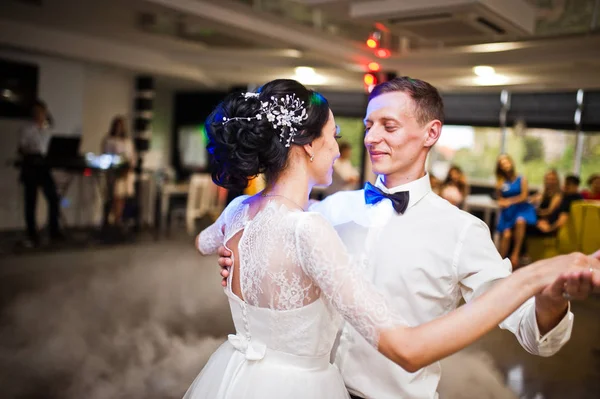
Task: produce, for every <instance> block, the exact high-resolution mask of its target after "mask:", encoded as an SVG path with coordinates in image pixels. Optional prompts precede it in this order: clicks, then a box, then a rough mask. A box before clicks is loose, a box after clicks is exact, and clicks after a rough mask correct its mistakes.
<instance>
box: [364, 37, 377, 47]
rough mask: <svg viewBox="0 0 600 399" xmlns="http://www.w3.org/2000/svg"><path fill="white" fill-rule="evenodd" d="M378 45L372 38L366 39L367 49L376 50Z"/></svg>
mask: <svg viewBox="0 0 600 399" xmlns="http://www.w3.org/2000/svg"><path fill="white" fill-rule="evenodd" d="M378 45H379V43H378V42H377V40H375V39H373V38H369V39H367V47H369V48H377V46H378Z"/></svg>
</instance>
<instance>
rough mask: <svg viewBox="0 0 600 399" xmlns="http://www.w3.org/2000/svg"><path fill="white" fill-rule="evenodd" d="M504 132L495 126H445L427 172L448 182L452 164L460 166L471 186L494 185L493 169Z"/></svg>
mask: <svg viewBox="0 0 600 399" xmlns="http://www.w3.org/2000/svg"><path fill="white" fill-rule="evenodd" d="M501 137H502V133H501V130H500V129H499V128H496V127H473V126H456V125H444V127H443V128H442V134H441V136H440V138H439V140H438V142H437V143H436V145H435V146H434V147H433V148H432V150H431V152H430V153H429V160H428V170H429V172H430V173H431V174H433V175H434V176H435V177H437V178H438V179H441V180H443V179H445V178H446V174H447V173H448V169H449V168H450V166H451V165H457V166H459V167H460V168H461V169H462V170H463V172H464V173H465V174H466V176H467V177H468V178H469V183H470V184H472V183H479V184H484V185H487V184H494V168H495V166H496V158H497V157H498V154H499V153H500V144H501Z"/></svg>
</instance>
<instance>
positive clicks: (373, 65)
mask: <svg viewBox="0 0 600 399" xmlns="http://www.w3.org/2000/svg"><path fill="white" fill-rule="evenodd" d="M367 68H369V71H371V72H377V71H379V70H380V69H381V67H380V66H379V64H378V63H376V62H369V65H367Z"/></svg>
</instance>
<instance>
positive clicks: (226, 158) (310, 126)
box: [206, 79, 329, 190]
mask: <svg viewBox="0 0 600 399" xmlns="http://www.w3.org/2000/svg"><path fill="white" fill-rule="evenodd" d="M286 95H287V96H291V95H295V97H296V98H298V99H300V100H301V101H303V102H304V108H306V114H307V118H306V119H304V120H303V121H302V122H300V123H299V124H294V127H295V128H296V129H297V132H296V133H295V134H294V137H293V140H292V141H291V145H294V144H295V145H304V144H309V143H311V142H312V141H313V140H315V139H316V138H318V137H319V136H320V135H321V131H322V129H323V126H325V124H326V123H327V120H328V119H329V103H328V102H327V100H326V99H325V97H323V96H322V95H320V94H319V93H317V92H315V91H313V90H310V89H307V88H306V87H304V86H303V85H302V84H300V83H299V82H297V81H295V80H291V79H276V80H273V81H271V82H269V83H267V84H265V85H264V86H262V87H261V88H260V89H259V90H258V96H256V97H253V96H245V95H244V94H243V93H233V94H230V95H229V96H227V98H225V100H224V101H223V102H222V103H221V104H219V105H218V106H217V107H216V108H215V110H214V111H213V112H212V113H211V114H210V116H209V117H208V119H207V121H206V131H207V134H208V145H207V147H206V148H207V149H208V152H209V158H210V163H211V169H212V179H213V181H214V182H215V183H216V184H218V185H219V186H221V187H225V188H227V189H233V190H242V189H244V188H246V187H247V186H248V180H249V179H251V178H253V177H255V176H256V175H258V174H260V173H264V175H265V178H266V180H267V183H270V182H272V181H274V180H275V179H276V178H277V177H278V176H279V174H280V173H281V171H283V170H284V169H285V167H286V164H287V159H288V154H289V149H290V147H286V142H287V138H288V137H289V134H290V131H289V128H288V127H284V126H277V127H273V122H271V121H269V120H267V117H266V116H265V115H261V118H260V119H257V118H255V117H256V115H257V114H260V113H261V102H272V101H273V100H272V99H271V98H272V97H274V98H275V99H279V98H285V97H286ZM224 118H227V119H230V118H251V119H249V120H247V119H234V120H229V121H228V122H227V123H224ZM282 129H284V130H283V131H282ZM282 133H283V136H284V139H283V140H282V139H281V135H282Z"/></svg>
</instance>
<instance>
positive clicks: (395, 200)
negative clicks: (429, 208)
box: [365, 182, 409, 214]
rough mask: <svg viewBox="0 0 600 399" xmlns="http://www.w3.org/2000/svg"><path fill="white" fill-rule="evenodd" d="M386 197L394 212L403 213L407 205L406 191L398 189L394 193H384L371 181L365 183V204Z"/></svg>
mask: <svg viewBox="0 0 600 399" xmlns="http://www.w3.org/2000/svg"><path fill="white" fill-rule="evenodd" d="M384 198H387V199H389V200H391V201H392V206H393V207H394V210H395V211H396V213H400V214H402V213H404V212H405V211H406V208H407V207H408V199H409V195H408V191H400V192H398V193H394V194H388V193H384V192H383V191H381V190H380V189H378V188H377V187H375V186H374V185H372V184H371V183H369V182H367V183H366V184H365V202H366V203H367V204H376V203H378V202H379V201H381V200H382V199H384Z"/></svg>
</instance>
